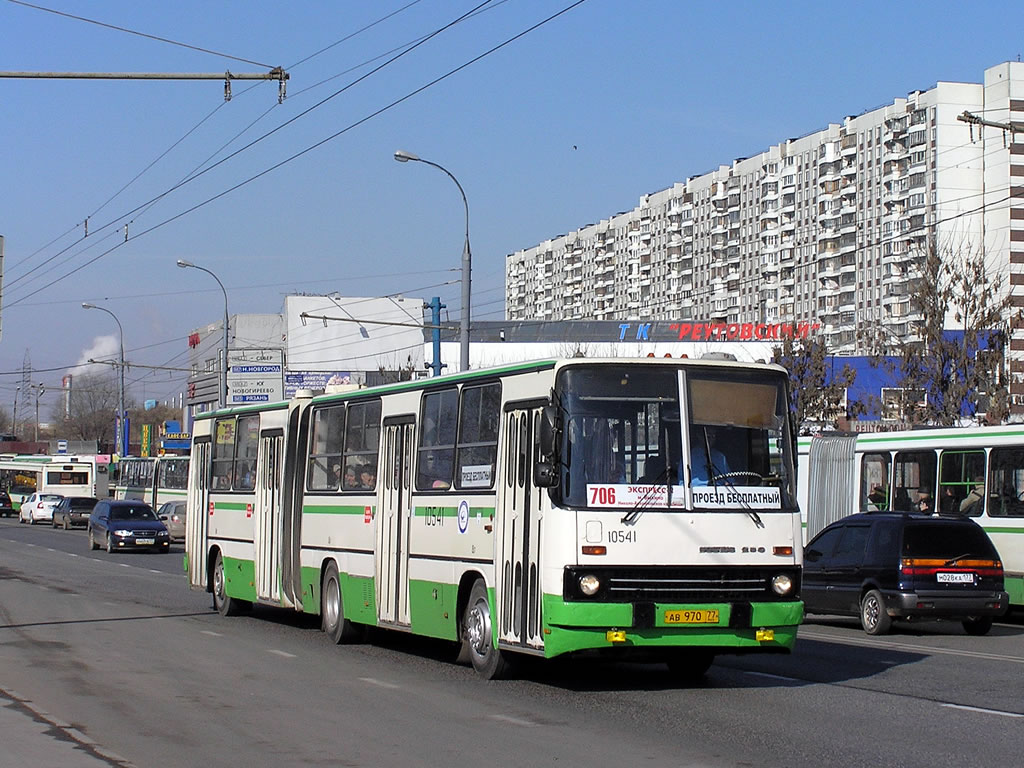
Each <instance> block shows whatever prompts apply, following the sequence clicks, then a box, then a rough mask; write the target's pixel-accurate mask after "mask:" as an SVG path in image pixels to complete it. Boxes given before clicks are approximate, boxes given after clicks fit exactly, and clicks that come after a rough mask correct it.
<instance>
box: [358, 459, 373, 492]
mask: <svg viewBox="0 0 1024 768" xmlns="http://www.w3.org/2000/svg"><path fill="white" fill-rule="evenodd" d="M359 483H360V485H361V486H362V488H363V489H364V490H369V491H372V490H373V489H374V487H376V485H377V473H376V472H375V471H374V469H373V467H371V466H370V465H369V464H367V465H366V466H364V467H363V468H362V470H360V472H359Z"/></svg>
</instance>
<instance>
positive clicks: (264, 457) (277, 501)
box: [253, 429, 284, 603]
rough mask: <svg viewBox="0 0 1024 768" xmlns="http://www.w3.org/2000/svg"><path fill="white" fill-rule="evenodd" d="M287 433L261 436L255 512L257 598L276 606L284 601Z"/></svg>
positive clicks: (270, 433) (274, 432)
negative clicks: (284, 451)
mask: <svg viewBox="0 0 1024 768" xmlns="http://www.w3.org/2000/svg"><path fill="white" fill-rule="evenodd" d="M283 444H284V431H283V430H280V429H278V430H273V431H268V432H263V433H262V434H261V435H260V445H259V451H258V453H257V459H256V509H255V510H254V512H253V514H254V515H255V517H256V519H255V520H254V521H253V538H254V541H253V546H254V548H255V550H256V552H255V557H256V597H257V598H259V599H260V600H266V601H268V602H272V603H277V602H279V601H280V599H281V582H280V581H279V580H278V563H279V562H280V558H281V533H280V526H281V465H282V463H281V449H282V447H283Z"/></svg>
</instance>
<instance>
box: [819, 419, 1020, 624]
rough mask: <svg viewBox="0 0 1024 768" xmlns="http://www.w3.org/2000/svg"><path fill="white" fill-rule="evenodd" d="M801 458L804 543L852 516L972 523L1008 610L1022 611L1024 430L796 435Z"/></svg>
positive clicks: (1016, 426) (976, 428)
mask: <svg viewBox="0 0 1024 768" xmlns="http://www.w3.org/2000/svg"><path fill="white" fill-rule="evenodd" d="M799 453H800V454H801V457H802V458H801V467H805V468H806V469H801V473H800V483H799V495H800V508H801V510H803V514H804V519H805V523H806V530H805V537H806V538H807V539H810V537H812V536H814V535H815V534H816V533H817V532H818V531H820V530H821V529H822V528H824V527H825V526H826V525H828V524H829V523H832V522H834V521H835V520H838V519H840V518H842V517H845V516H847V515H852V514H854V513H855V512H866V511H870V510H893V511H897V512H900V511H902V512H920V511H924V512H929V513H933V514H938V515H953V516H963V517H970V518H972V519H973V520H974V521H975V522H977V523H978V524H979V525H980V526H981V527H982V528H984V529H985V531H986V532H987V533H988V535H989V538H990V539H992V543H993V544H995V547H996V549H997V550H998V552H999V556H1000V558H1001V559H1002V561H1003V568H1004V572H1005V584H1006V591H1007V592H1008V593H1009V595H1010V605H1011V607H1015V608H1018V609H1019V608H1024V425H1011V426H1005V427H957V428H948V429H918V430H908V431H901V432H863V433H859V434H826V435H820V436H815V437H807V438H805V437H801V438H800V440H799ZM811 500H813V503H812V501H811Z"/></svg>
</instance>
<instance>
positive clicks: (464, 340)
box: [395, 149, 473, 371]
mask: <svg viewBox="0 0 1024 768" xmlns="http://www.w3.org/2000/svg"><path fill="white" fill-rule="evenodd" d="M395 160H397V161H398V162H400V163H408V162H409V161H410V160H411V161H412V162H416V163H426V164H427V165H432V166H434V167H435V168H437V169H438V170H439V171H444V172H445V173H446V174H448V178H449V179H451V180H452V181H454V182H455V186H456V187H458V188H459V194H460V195H462V205H463V206H464V207H465V209H466V239H465V242H464V244H463V246H462V318H461V320H460V321H459V370H461V371H468V370H469V299H470V279H471V273H472V259H473V257H472V255H471V254H470V251H469V203H468V202H467V201H466V192H465V190H463V189H462V185H461V184H459V180H458V179H456V178H455V176H453V175H452V172H451V171H449V170H448V169H447V168H445V167H444V166H443V165H438V164H437V163H434V162H431V161H430V160H424V159H423V158H422V157H417V156H416V155H414V154H412V153H411V152H406V151H405V150H403V149H400V150H398V151H397V152H395Z"/></svg>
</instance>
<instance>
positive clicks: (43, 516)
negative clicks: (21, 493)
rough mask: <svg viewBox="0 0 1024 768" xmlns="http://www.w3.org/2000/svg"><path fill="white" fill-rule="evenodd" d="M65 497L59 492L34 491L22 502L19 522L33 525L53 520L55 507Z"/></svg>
mask: <svg viewBox="0 0 1024 768" xmlns="http://www.w3.org/2000/svg"><path fill="white" fill-rule="evenodd" d="M63 498H64V497H63V496H61V495H60V494H59V493H33V494H32V495H31V496H29V497H28V498H27V499H25V500H24V501H23V502H21V509H20V510H18V522H19V523H30V524H32V525H35V524H36V523H50V522H53V508H54V507H56V506H57V504H58V502H60V500H61V499H63Z"/></svg>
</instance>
